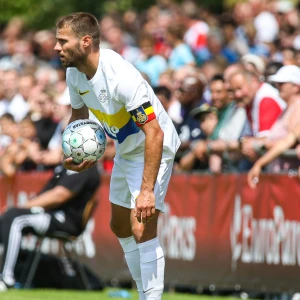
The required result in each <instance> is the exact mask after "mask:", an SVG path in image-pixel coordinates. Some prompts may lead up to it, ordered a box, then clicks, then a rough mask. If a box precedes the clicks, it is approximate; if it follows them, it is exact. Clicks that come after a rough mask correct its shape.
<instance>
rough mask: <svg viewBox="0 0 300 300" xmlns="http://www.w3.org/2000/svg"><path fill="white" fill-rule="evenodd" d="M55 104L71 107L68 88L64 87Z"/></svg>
mask: <svg viewBox="0 0 300 300" xmlns="http://www.w3.org/2000/svg"><path fill="white" fill-rule="evenodd" d="M57 103H58V104H59V105H71V102H70V94H69V88H68V87H66V89H65V90H64V92H63V93H62V95H60V96H59V97H58V99H57Z"/></svg>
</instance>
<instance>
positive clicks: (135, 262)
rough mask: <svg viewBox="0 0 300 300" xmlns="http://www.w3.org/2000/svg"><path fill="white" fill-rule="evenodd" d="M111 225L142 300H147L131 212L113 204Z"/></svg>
mask: <svg viewBox="0 0 300 300" xmlns="http://www.w3.org/2000/svg"><path fill="white" fill-rule="evenodd" d="M111 211H112V214H111V223H110V227H111V229H112V231H113V233H114V234H115V235H116V236H117V237H118V239H119V242H120V244H121V246H122V248H123V251H124V253H125V260H126V263H127V265H128V268H129V271H130V273H131V276H132V278H133V280H134V281H135V283H136V286H137V290H138V293H139V298H140V300H145V299H146V298H145V296H144V293H143V284H142V276H141V268H140V252H139V250H138V246H137V244H136V241H135V238H134V236H133V235H132V230H131V223H130V215H131V210H130V209H128V208H125V207H122V206H118V205H115V204H113V203H111Z"/></svg>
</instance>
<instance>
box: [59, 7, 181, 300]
mask: <svg viewBox="0 0 300 300" xmlns="http://www.w3.org/2000/svg"><path fill="white" fill-rule="evenodd" d="M56 26H57V31H56V38H57V43H56V45H55V48H54V49H55V50H56V51H57V52H58V54H59V56H60V59H61V63H62V65H63V66H64V67H66V68H67V84H68V87H69V91H70V100H71V104H72V116H71V118H70V122H72V121H75V120H78V119H86V118H88V115H89V114H88V111H89V110H91V111H92V112H93V114H94V115H95V116H96V117H97V118H98V119H99V121H100V122H101V124H102V125H103V127H104V128H105V131H106V133H107V135H108V136H109V137H111V138H112V139H114V140H115V144H116V156H115V158H114V167H113V171H112V176H111V182H110V202H111V213H112V215H111V229H112V231H113V232H114V234H115V235H116V236H117V237H118V239H119V241H120V244H121V246H122V248H123V250H124V252H125V259H126V262H127V265H128V267H129V270H130V273H131V275H132V277H133V279H134V280H135V282H136V285H137V289H138V292H139V297H140V299H149V300H150V299H161V297H162V293H163V288H164V268H165V259H164V253H163V250H162V248H161V246H160V244H159V241H158V238H157V220H158V216H159V213H160V211H164V197H165V195H166V192H167V187H168V182H169V179H170V177H171V173H172V166H173V160H174V156H175V153H176V151H177V149H178V147H179V144H180V140H179V137H178V135H177V133H176V131H175V128H174V126H173V123H172V121H171V119H170V118H169V116H168V115H167V113H166V111H165V110H164V109H163V107H162V105H161V103H160V102H159V100H158V99H157V97H156V96H155V95H154V92H153V90H152V88H151V87H150V86H149V84H148V83H147V82H146V81H145V80H144V79H143V77H142V76H141V74H140V73H139V72H138V71H137V70H136V69H135V68H134V67H133V66H132V65H131V64H130V63H129V62H127V61H126V60H124V59H123V58H122V57H121V56H120V55H119V54H117V53H115V52H114V51H112V50H108V49H101V48H99V39H100V31H99V25H98V22H97V19H96V18H95V17H94V16H93V15H91V14H88V13H82V12H80V13H72V14H70V15H68V16H65V17H63V18H61V19H60V20H59V21H58V22H57V24H56ZM93 164H94V163H93V162H91V161H84V162H82V163H81V164H79V165H76V164H74V163H73V161H72V158H67V159H66V158H65V159H64V166H65V167H66V168H67V169H70V170H73V171H77V172H80V171H84V170H87V169H88V168H90V167H91V166H92V165H93Z"/></svg>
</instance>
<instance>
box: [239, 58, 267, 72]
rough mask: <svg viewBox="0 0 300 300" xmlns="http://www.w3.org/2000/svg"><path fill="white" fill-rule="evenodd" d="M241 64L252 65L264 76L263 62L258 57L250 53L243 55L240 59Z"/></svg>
mask: <svg viewBox="0 0 300 300" xmlns="http://www.w3.org/2000/svg"><path fill="white" fill-rule="evenodd" d="M241 62H242V63H244V64H245V63H251V64H253V65H254V66H255V68H256V70H257V71H258V72H259V73H261V74H264V72H265V67H266V66H265V62H264V60H263V59H262V58H261V57H259V56H258V55H255V54H252V53H248V54H245V55H243V56H242V57H241Z"/></svg>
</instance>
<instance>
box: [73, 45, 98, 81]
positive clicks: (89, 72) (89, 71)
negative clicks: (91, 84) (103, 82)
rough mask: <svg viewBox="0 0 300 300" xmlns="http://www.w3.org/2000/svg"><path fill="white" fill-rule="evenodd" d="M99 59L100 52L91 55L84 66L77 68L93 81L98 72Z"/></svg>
mask: <svg viewBox="0 0 300 300" xmlns="http://www.w3.org/2000/svg"><path fill="white" fill-rule="evenodd" d="M99 59H100V52H99V51H95V52H91V53H89V55H88V56H87V59H86V61H85V62H84V63H83V64H81V65H79V66H77V69H78V71H80V72H81V73H84V74H85V75H86V77H87V79H88V80H90V79H92V78H93V77H94V75H95V74H96V72H97V69H98V64H99Z"/></svg>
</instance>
